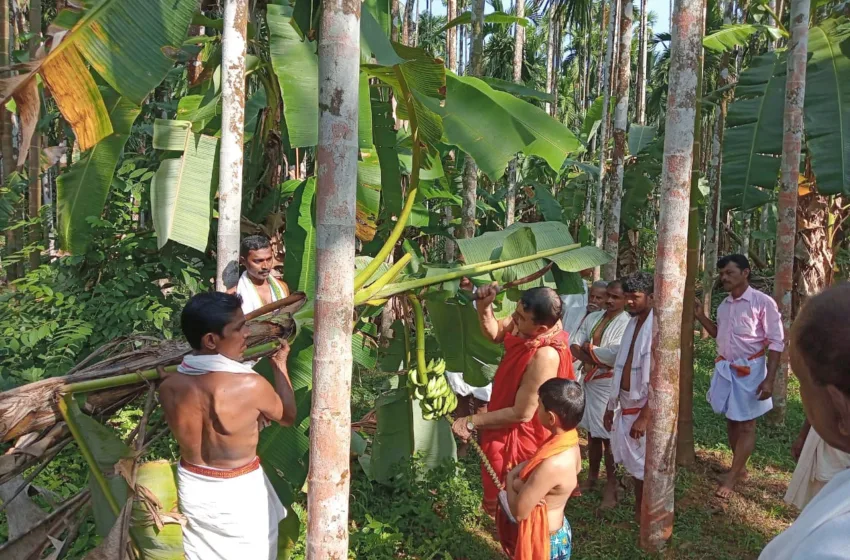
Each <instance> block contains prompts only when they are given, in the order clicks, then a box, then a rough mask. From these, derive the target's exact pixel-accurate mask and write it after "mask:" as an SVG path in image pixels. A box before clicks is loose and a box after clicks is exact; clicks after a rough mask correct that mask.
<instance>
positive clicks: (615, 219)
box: [602, 0, 632, 281]
mask: <svg viewBox="0 0 850 560" xmlns="http://www.w3.org/2000/svg"><path fill="white" fill-rule="evenodd" d="M619 42H620V46H619V50H618V59H619V60H618V61H617V84H616V89H615V90H614V98H615V99H616V105H615V106H614V123H613V124H614V130H613V133H614V151H613V152H612V155H611V175H610V176H609V177H608V186H607V188H606V190H605V229H604V234H603V240H604V241H603V249H604V250H605V252H606V253H608V254H609V255H611V257H613V258H612V259H611V261H610V262H609V263H608V264H605V265H603V267H602V277H603V278H604V279H605V280H609V281H610V280H614V279H615V278H616V277H617V260H618V259H617V257H618V254H619V252H620V249H619V247H620V208H621V201H622V198H623V171H624V169H625V160H626V127H627V126H628V124H629V83H630V82H631V67H632V64H631V54H632V2H631V0H621V4H620V33H619Z"/></svg>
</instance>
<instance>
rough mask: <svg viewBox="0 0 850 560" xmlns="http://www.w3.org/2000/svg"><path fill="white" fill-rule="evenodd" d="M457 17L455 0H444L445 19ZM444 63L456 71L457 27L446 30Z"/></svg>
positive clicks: (449, 19)
mask: <svg viewBox="0 0 850 560" xmlns="http://www.w3.org/2000/svg"><path fill="white" fill-rule="evenodd" d="M456 17H457V0H446V19H447V20H448V21H452V20H453V19H455V18H456ZM446 64H447V65H448V69H449V70H451V71H452V72H455V73H457V27H450V28H449V29H447V30H446Z"/></svg>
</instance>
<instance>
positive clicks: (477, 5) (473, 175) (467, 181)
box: [459, 0, 484, 239]
mask: <svg viewBox="0 0 850 560" xmlns="http://www.w3.org/2000/svg"><path fill="white" fill-rule="evenodd" d="M483 70H484V0H474V2H473V4H472V52H470V56H469V73H470V74H471V75H472V76H476V77H480V76H481V75H483V73H484V72H483ZM465 157H466V160H465V162H464V167H463V194H462V196H461V198H462V206H461V209H460V236H459V237H461V238H467V239H468V238H470V237H475V204H476V198H477V196H476V195H477V191H478V166H477V165H476V164H475V160H474V159H472V157H471V156H470V155H469V154H466V156H465Z"/></svg>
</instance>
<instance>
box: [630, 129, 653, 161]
mask: <svg viewBox="0 0 850 560" xmlns="http://www.w3.org/2000/svg"><path fill="white" fill-rule="evenodd" d="M657 132H658V127H656V126H642V125H639V124H634V123H632V124H631V125H630V126H629V153H630V154H631V155H633V156H636V155H638V154H639V153H641V152H642V151H644V149H646V147H647V146H649V145H650V144H652V141H653V140H654V139H655V134H656V133H657Z"/></svg>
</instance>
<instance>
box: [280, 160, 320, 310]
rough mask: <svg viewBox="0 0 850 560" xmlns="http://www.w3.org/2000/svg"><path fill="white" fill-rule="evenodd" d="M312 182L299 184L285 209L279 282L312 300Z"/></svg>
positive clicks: (313, 239) (313, 254) (313, 262)
mask: <svg viewBox="0 0 850 560" xmlns="http://www.w3.org/2000/svg"><path fill="white" fill-rule="evenodd" d="M315 197H316V179H315V177H310V178H309V179H307V180H306V181H304V182H302V183H301V184H300V185H299V186H298V188H297V189H295V194H294V195H293V197H292V201H291V202H290V203H289V207H288V208H287V209H286V224H287V226H286V231H285V232H284V234H283V242H284V244H285V245H286V248H287V251H286V266H284V267H283V280H284V282H286V284H287V285H288V286H290V287H292V288H293V289H297V290H300V291H302V292H304V293H306V294H307V297H308V298H309V299H312V298H313V296H314V295H315V293H316V212H315V204H314V199H315Z"/></svg>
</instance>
